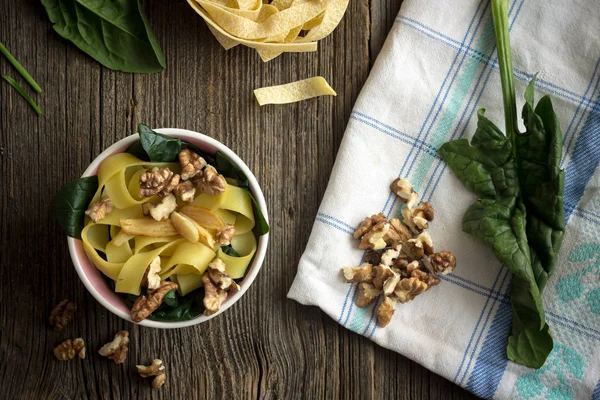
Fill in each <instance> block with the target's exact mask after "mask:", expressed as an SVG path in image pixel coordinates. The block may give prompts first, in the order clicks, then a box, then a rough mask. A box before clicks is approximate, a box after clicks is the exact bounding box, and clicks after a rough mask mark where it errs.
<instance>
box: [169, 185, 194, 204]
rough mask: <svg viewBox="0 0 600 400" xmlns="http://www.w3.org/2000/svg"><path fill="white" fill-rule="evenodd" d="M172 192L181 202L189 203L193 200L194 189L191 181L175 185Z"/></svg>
mask: <svg viewBox="0 0 600 400" xmlns="http://www.w3.org/2000/svg"><path fill="white" fill-rule="evenodd" d="M173 192H174V193H175V194H176V195H177V197H179V198H180V199H181V201H183V202H190V201H193V200H194V196H195V195H196V188H195V187H194V184H193V183H192V181H183V182H180V183H179V184H178V185H177V187H176V188H175V190H173Z"/></svg>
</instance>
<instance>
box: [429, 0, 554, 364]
mask: <svg viewBox="0 0 600 400" xmlns="http://www.w3.org/2000/svg"><path fill="white" fill-rule="evenodd" d="M492 16H493V20H494V28H495V33H496V42H497V45H498V60H499V65H500V78H501V83H502V97H503V100H504V116H505V125H506V136H504V135H503V134H502V132H501V131H500V129H498V128H497V127H496V126H495V125H494V124H493V123H492V122H491V121H489V120H487V119H486V118H485V117H484V115H483V110H480V111H479V115H478V117H479V119H478V123H477V130H476V132H475V134H474V135H473V139H472V140H471V143H470V144H469V143H468V141H467V140H465V139H460V140H455V141H451V142H448V143H445V144H444V145H442V146H441V147H440V149H439V153H440V155H441V156H442V158H443V159H444V161H446V163H447V164H448V166H449V167H450V169H452V171H453V172H454V173H455V174H456V176H457V177H458V179H459V180H460V181H461V182H462V183H463V184H464V185H465V186H466V187H467V188H468V189H469V190H471V191H473V192H474V193H476V194H477V195H478V196H479V199H477V201H476V202H475V203H474V204H473V205H471V206H470V207H469V208H468V209H467V211H466V212H465V215H464V217H463V222H462V228H463V230H464V231H465V232H468V233H470V234H472V235H474V236H476V237H478V238H480V239H481V240H483V241H484V242H485V243H486V244H487V245H488V247H490V249H491V250H492V251H493V253H494V255H495V256H496V258H498V260H500V261H501V262H502V263H503V264H504V265H506V266H507V267H508V268H509V270H510V271H511V272H512V274H513V280H512V286H511V292H510V300H511V305H512V326H511V331H510V335H509V338H508V346H507V349H506V352H507V356H508V358H509V359H510V360H513V361H515V362H517V363H519V364H523V365H526V366H528V367H532V368H540V367H541V366H542V365H543V364H544V362H545V361H546V358H547V357H548V355H549V354H550V352H551V351H552V348H553V341H552V336H551V335H550V329H549V327H548V324H546V321H545V314H544V309H543V306H542V298H541V292H542V290H543V288H544V285H545V284H546V281H547V280H548V277H549V276H550V274H551V273H552V270H553V269H554V265H555V263H556V258H557V256H558V251H559V250H560V245H561V242H562V236H563V232H564V205H563V199H562V194H563V189H564V174H563V171H561V170H560V168H559V163H560V159H561V157H562V134H561V131H560V127H559V123H558V119H557V117H556V114H555V113H554V111H553V109H552V102H551V100H550V98H549V97H547V96H546V97H544V98H542V100H540V102H539V103H538V105H537V107H535V109H534V107H533V103H534V99H533V91H534V83H535V77H534V79H533V80H532V81H531V83H530V84H529V86H528V88H527V91H526V92H525V100H526V104H525V106H524V108H523V112H522V117H523V120H524V123H525V127H526V132H525V133H520V132H519V130H518V125H517V117H516V115H517V112H516V98H515V90H514V82H513V80H514V78H513V70H512V59H511V54H510V41H509V34H508V1H507V0H492ZM532 260H533V261H532Z"/></svg>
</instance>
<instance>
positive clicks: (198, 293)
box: [148, 288, 204, 322]
mask: <svg viewBox="0 0 600 400" xmlns="http://www.w3.org/2000/svg"><path fill="white" fill-rule="evenodd" d="M173 292H175V296H176V299H177V305H176V306H171V305H169V304H168V303H166V302H163V304H161V306H160V307H159V308H158V309H157V310H156V311H154V312H153V313H152V314H150V316H148V319H151V320H154V321H166V322H170V321H188V320H190V319H194V318H196V317H197V316H199V315H200V314H202V313H203V312H204V288H199V289H196V290H194V291H193V292H191V293H188V294H187V295H185V296H181V295H180V294H179V292H177V291H173Z"/></svg>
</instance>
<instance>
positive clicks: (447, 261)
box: [427, 251, 456, 275]
mask: <svg viewBox="0 0 600 400" xmlns="http://www.w3.org/2000/svg"><path fill="white" fill-rule="evenodd" d="M427 261H428V264H429V265H428V267H429V268H430V269H431V271H432V272H433V273H437V274H442V275H446V274H449V273H450V272H452V271H454V268H456V257H454V254H452V253H450V252H449V251H440V252H439V253H435V254H433V255H432V256H431V257H429V258H428V259H427Z"/></svg>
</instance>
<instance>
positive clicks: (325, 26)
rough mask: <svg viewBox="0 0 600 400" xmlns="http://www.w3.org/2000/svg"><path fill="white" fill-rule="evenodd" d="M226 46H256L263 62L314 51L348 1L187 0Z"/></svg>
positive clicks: (336, 22)
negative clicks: (265, 0) (288, 54)
mask: <svg viewBox="0 0 600 400" xmlns="http://www.w3.org/2000/svg"><path fill="white" fill-rule="evenodd" d="M188 3H189V4H190V5H191V6H192V8H193V9H194V10H195V11H196V12H197V13H198V14H199V15H200V16H201V17H202V18H203V19H204V20H205V21H206V23H207V24H208V27H209V28H210V30H211V32H212V33H213V34H214V35H215V37H216V38H217V40H218V41H219V43H220V44H221V45H222V46H223V47H224V48H225V49H226V50H228V49H230V48H232V47H235V46H236V45H238V44H242V45H244V46H248V47H252V48H254V49H256V51H257V52H258V54H259V55H260V57H261V58H262V60H263V61H265V62H266V61H269V60H272V59H273V58H275V57H277V56H279V55H280V54H282V53H285V52H310V51H316V50H317V41H318V40H320V39H323V38H324V37H325V36H327V35H329V34H330V33H331V32H332V31H333V30H334V29H335V28H336V26H337V25H338V24H339V23H340V20H341V19H342V17H343V16H344V12H345V11H346V8H347V7H348V3H349V0H272V1H271V2H263V0H237V1H224V0H188Z"/></svg>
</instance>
